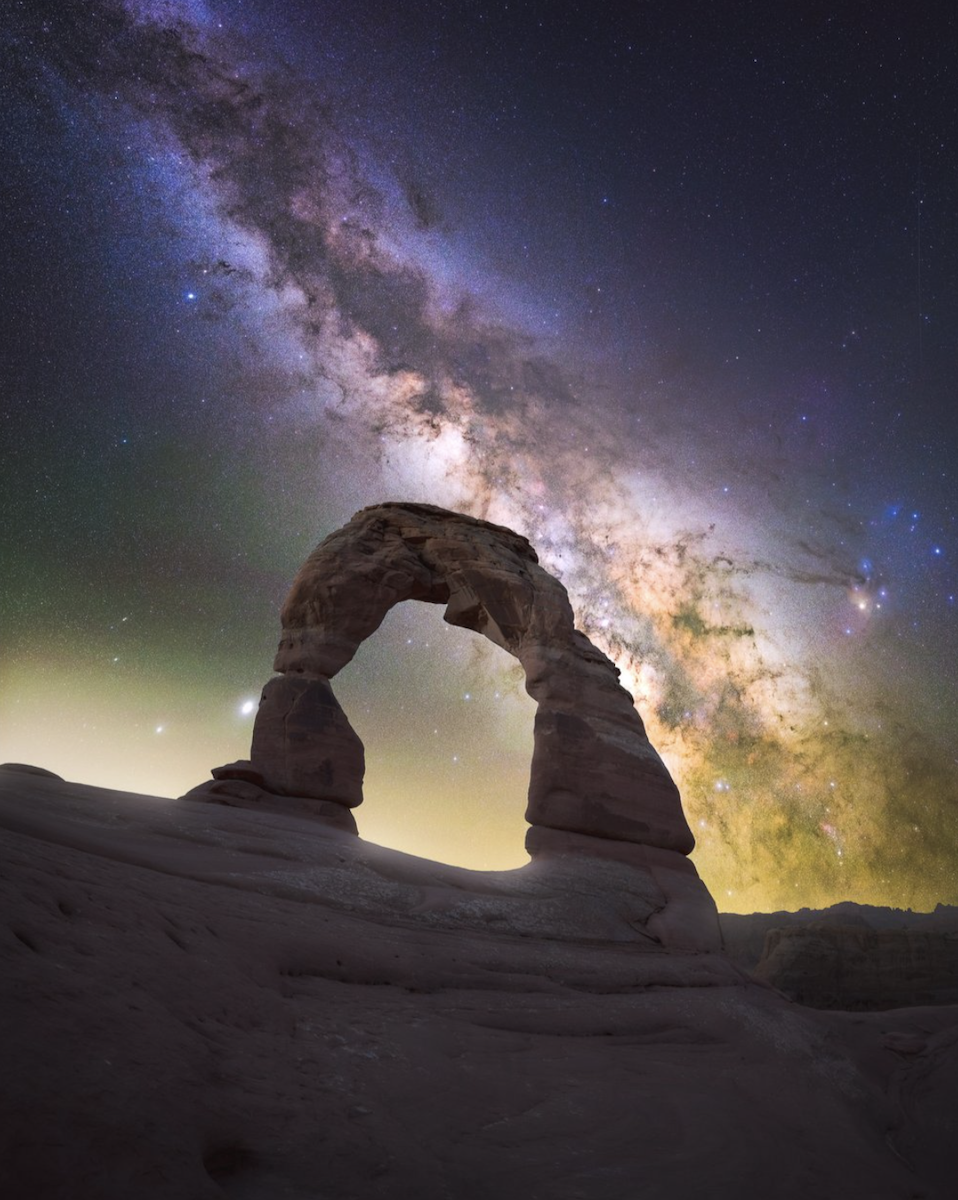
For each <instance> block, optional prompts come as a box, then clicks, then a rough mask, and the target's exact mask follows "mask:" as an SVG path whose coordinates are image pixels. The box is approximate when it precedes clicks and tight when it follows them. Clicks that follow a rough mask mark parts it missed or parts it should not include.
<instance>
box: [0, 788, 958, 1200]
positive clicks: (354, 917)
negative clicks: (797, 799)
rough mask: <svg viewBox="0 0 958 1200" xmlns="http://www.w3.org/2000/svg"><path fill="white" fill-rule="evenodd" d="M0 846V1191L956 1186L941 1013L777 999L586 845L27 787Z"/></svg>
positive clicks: (524, 1194)
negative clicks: (490, 863) (483, 842)
mask: <svg viewBox="0 0 958 1200" xmlns="http://www.w3.org/2000/svg"><path fill="white" fill-rule="evenodd" d="M0 852H2V862H0V914H2V919H0V1180H2V1194H3V1195H4V1196H5V1197H7V1196H9V1197H11V1198H15V1200H20V1198H23V1200H27V1198H29V1200H53V1198H57V1200H60V1198H62V1200H68V1198H69V1200H129V1198H130V1197H136V1198H137V1200H205V1198H207V1197H209V1198H210V1200H215V1198H216V1197H224V1196H226V1197H232V1198H236V1200H339V1198H354V1197H355V1198H357V1200H358V1198H364V1200H365V1198H369V1200H377V1198H378V1200H395V1198H397V1197H406V1196H416V1197H417V1198H419V1200H487V1198H488V1197H490V1196H495V1197H497V1198H502V1200H520V1198H521V1200H529V1198H531V1200H634V1198H635V1197H643V1200H645V1198H648V1200H693V1198H695V1200H698V1198H702V1200H704V1198H706V1197H707V1198H708V1200H732V1198H733V1197H735V1198H738V1197H742V1196H762V1197H763V1198H767V1200H805V1198H806V1197H808V1196H815V1197H817V1198H821V1200H848V1198H850V1197H867V1198H868V1200H904V1198H917V1197H924V1198H925V1200H948V1198H950V1197H952V1196H953V1195H954V1182H953V1181H954V1178H955V1174H956V1171H958V1116H956V1114H958V1008H954V1007H951V1008H935V1009H907V1010H901V1011H897V1012H889V1013H881V1014H873V1013H862V1014H844V1013H822V1012H814V1011H812V1010H808V1009H803V1008H800V1007H799V1006H797V1005H794V1004H792V1003H790V1002H788V1001H786V1000H785V999H784V998H782V997H781V996H780V995H779V994H778V993H776V992H774V991H772V990H769V989H767V988H762V987H760V986H758V985H756V984H754V983H752V982H750V981H749V979H748V978H747V977H746V976H745V975H744V973H742V972H741V971H740V970H739V969H738V968H736V967H735V966H733V965H732V964H731V963H730V962H729V961H728V960H727V959H725V958H724V957H723V956H722V955H720V954H715V953H688V952H678V951H676V950H668V949H666V948H663V946H662V945H661V944H660V943H656V942H652V941H650V940H649V939H647V938H641V937H640V938H637V937H636V936H635V934H636V930H635V928H634V926H633V920H634V918H633V912H634V906H635V905H636V904H640V903H642V897H641V896H635V895H633V894H630V893H629V891H628V889H629V887H630V886H633V885H634V886H640V885H639V884H634V881H636V880H641V879H642V874H641V872H636V871H634V870H633V869H632V868H631V867H624V866H623V865H622V864H618V863H616V862H614V861H612V860H602V859H594V860H588V861H589V862H591V863H592V864H593V865H594V870H593V871H592V872H584V871H582V870H581V869H579V868H578V867H577V866H576V865H575V863H574V862H573V860H572V858H571V857H570V858H556V859H545V860H541V861H535V862H533V863H531V864H530V865H529V866H528V867H525V868H522V869H520V870H519V871H511V872H496V873H492V874H488V875H487V874H485V873H480V872H470V871H463V870H459V869H455V868H450V867H443V866H441V865H439V864H436V863H429V862H425V861H422V860H419V859H415V858H412V857H410V856H408V855H403V854H398V853H396V852H393V851H388V850H384V849H382V848H379V847H375V846H371V845H369V844H367V843H364V842H362V841H360V840H359V839H358V838H356V837H355V836H353V835H351V834H349V833H345V832H342V831H338V830H336V829H334V828H332V827H330V826H329V825H327V824H325V823H324V822H322V821H317V820H316V819H315V818H314V817H312V816H307V815H293V814H289V813H282V812H272V811H269V810H265V809H256V808H248V809H247V808H241V807H240V808H233V807H221V806H218V805H212V804H196V803H192V802H183V801H170V800H161V799H158V798H155V797H148V796H135V795H126V794H121V793H116V792H106V791H102V790H98V789H93V788H87V787H83V786H81V785H77V784H72V783H66V782H63V781H61V780H57V779H55V778H47V777H43V776H40V775H36V774H27V773H24V772H23V771H22V770H0ZM583 861H585V860H583ZM630 881H633V885H630Z"/></svg>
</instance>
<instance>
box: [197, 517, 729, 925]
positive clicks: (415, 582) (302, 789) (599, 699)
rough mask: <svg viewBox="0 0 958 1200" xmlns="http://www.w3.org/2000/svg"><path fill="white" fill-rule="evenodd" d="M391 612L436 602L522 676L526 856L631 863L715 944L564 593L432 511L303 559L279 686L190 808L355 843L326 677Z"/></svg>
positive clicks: (612, 676)
mask: <svg viewBox="0 0 958 1200" xmlns="http://www.w3.org/2000/svg"><path fill="white" fill-rule="evenodd" d="M404 600H420V601H425V602H427V603H432V604H443V605H445V613H444V616H445V620H446V621H448V622H449V623H450V624H452V625H459V626H462V627H464V628H466V629H471V630H474V631H476V632H477V633H481V634H483V635H485V636H486V637H488V638H489V639H490V640H491V641H493V642H495V644H496V645H498V646H501V647H502V648H503V649H504V650H506V651H508V653H510V654H512V655H514V656H515V657H516V658H517V659H518V660H519V662H520V663H521V664H522V667H523V669H524V671H525V682H526V690H527V691H528V692H529V694H530V695H531V696H532V697H533V699H535V700H536V701H537V703H538V710H537V713H536V719H535V732H534V751H533V757H532V765H531V771H530V780H529V802H528V808H527V811H526V817H527V819H528V821H529V823H530V825H531V826H532V828H531V829H530V831H529V835H528V837H527V840H526V848H527V850H528V851H529V853H530V855H532V857H533V858H553V857H565V856H569V855H572V856H576V857H583V856H584V857H591V858H596V857H599V858H606V859H616V860H618V861H619V862H623V863H625V864H628V865H631V866H633V867H634V868H636V869H637V870H641V871H643V872H644V873H645V874H646V875H648V876H650V877H651V880H652V881H653V883H654V886H655V888H656V889H660V890H661V893H662V897H663V903H662V908H663V909H664V908H665V907H666V905H667V904H668V903H669V902H670V899H673V898H674V899H678V898H679V897H681V898H682V904H681V905H680V907H686V906H689V907H690V912H691V911H694V910H695V909H696V908H700V909H701V910H702V913H701V915H702V917H703V920H704V921H705V923H707V924H708V925H709V926H710V927H711V928H712V929H713V931H714V930H715V919H714V905H712V903H711V898H710V897H709V896H708V893H707V891H706V890H705V888H704V885H703V884H702V883H701V881H700V880H699V878H698V875H697V873H696V871H695V868H694V867H693V865H692V864H691V862H689V860H688V859H687V858H686V857H685V856H686V855H687V854H688V853H689V851H690V850H691V849H692V847H693V845H694V839H693V837H692V833H691V831H690V829H689V827H688V824H687V822H686V820H685V816H684V814H683V812H682V807H681V803H680V799H679V793H678V789H677V788H676V786H675V784H674V782H673V781H672V778H671V776H670V775H669V773H668V770H667V769H666V767H665V765H664V764H663V762H662V760H661V759H660V758H659V756H658V754H657V753H656V752H655V750H654V749H653V747H652V745H651V744H650V742H649V740H648V737H647V736H646V733H645V728H644V726H643V724H642V719H641V717H640V716H639V714H638V712H637V711H636V709H635V706H634V704H633V703H632V697H631V696H630V695H629V694H628V692H626V691H625V690H624V689H623V688H622V687H621V686H620V685H619V681H618V677H619V671H618V669H617V668H616V667H615V665H614V664H613V663H612V662H611V661H610V660H609V659H608V658H607V657H606V656H605V655H604V654H603V653H602V652H601V651H600V650H598V649H597V648H596V647H595V646H593V645H592V643H591V642H590V641H589V639H588V638H587V637H585V635H584V634H582V633H580V632H579V631H578V630H577V629H576V628H575V625H574V620H573V614H572V608H571V605H570V604H569V598H568V595H567V594H566V590H565V588H564V587H563V586H562V584H561V583H560V582H559V581H558V580H557V579H555V578H554V577H553V576H552V575H550V574H549V573H548V572H547V571H545V570H544V569H543V568H542V567H541V566H540V565H539V562H538V559H537V557H536V553H535V551H534V550H533V548H532V546H531V545H530V544H529V542H528V541H527V540H526V539H525V538H523V537H521V536H520V535H519V534H516V533H514V532H513V531H512V530H509V529H505V528H503V527H502V526H500V525H493V524H491V523H489V522H487V521H480V520H476V519H475V518H472V517H467V516H463V515H462V514H459V513H453V512H448V511H446V510H445V509H441V508H436V507H434V506H432V505H426V504H381V505H376V506H375V507H372V508H366V509H363V510H362V511H361V512H359V513H357V514H356V516H354V517H353V518H352V520H351V521H349V523H348V524H346V525H345V526H343V528H342V529H340V530H337V531H336V532H335V533H333V534H330V536H329V537H327V538H326V539H325V541H323V542H322V543H321V544H320V545H319V546H318V547H317V548H316V549H315V550H314V551H313V553H312V554H311V555H310V556H309V558H308V559H307V560H306V562H305V563H304V564H303V566H302V568H301V569H300V571H299V574H298V575H297V576H296V579H295V580H294V582H293V586H292V589H291V590H290V593H289V596H288V597H287V600H286V603H285V605H284V607H283V612H282V625H283V632H282V637H281V640H280V644H279V649H278V651H277V654H276V660H275V663H274V666H275V669H276V671H277V672H279V675H278V676H277V677H276V678H274V679H272V680H271V681H270V682H269V683H268V684H267V685H266V687H265V688H264V690H263V695H262V699H261V701H260V707H259V711H258V713H257V717H256V723H255V727H254V731H253V741H252V748H251V752H250V761H249V762H248V763H235V764H231V765H230V766H228V767H222V768H217V769H216V770H215V771H214V772H213V774H214V776H215V778H216V780H217V782H216V783H214V784H206V785H201V787H200V788H199V789H194V792H193V793H190V795H191V796H193V797H194V798H198V799H210V800H216V801H218V802H220V803H227V804H231V803H232V804H237V803H238V804H249V803H267V804H270V803H272V804H275V803H277V798H279V797H286V798H289V800H290V802H291V803H292V804H293V806H294V807H295V808H297V809H298V810H299V811H309V812H311V813H312V814H313V815H315V816H319V817H320V818H322V819H324V820H326V821H328V822H329V823H331V824H334V825H336V826H338V827H339V828H342V829H353V830H355V823H354V822H353V819H352V817H351V815H350V813H349V810H350V809H352V808H355V807H356V806H357V805H359V804H360V803H362V798H363V795H362V779H363V773H364V766H365V764H364V757H363V746H362V742H361V741H360V739H359V737H358V736H357V735H356V733H355V731H354V730H353V729H352V727H351V726H350V724H349V721H348V719H347V717H346V714H345V713H344V712H343V710H342V709H341V708H340V706H339V703H338V701H337V700H336V697H335V696H334V694H333V690H332V686H331V684H330V680H331V679H332V678H333V677H334V676H335V675H336V674H337V673H338V672H339V671H340V670H341V669H342V668H343V667H344V666H345V665H346V664H347V663H348V662H349V661H350V660H351V659H352V657H353V655H354V654H355V653H356V651H357V649H358V648H359V646H360V645H361V644H362V642H364V641H365V640H366V638H368V637H369V636H370V635H371V634H373V633H374V632H375V631H376V630H377V629H378V628H379V626H380V624H381V623H382V621H383V618H384V617H385V616H386V614H387V613H388V612H389V610H390V609H391V608H393V607H394V606H395V605H397V604H400V603H402V602H403V601H404ZM694 920H695V918H694V917H693V918H692V922H693V924H694ZM681 923H682V924H685V925H688V917H683V918H682V922H681ZM716 939H717V933H715V932H713V934H712V935H710V941H709V944H710V945H712V944H714V943H715V941H716Z"/></svg>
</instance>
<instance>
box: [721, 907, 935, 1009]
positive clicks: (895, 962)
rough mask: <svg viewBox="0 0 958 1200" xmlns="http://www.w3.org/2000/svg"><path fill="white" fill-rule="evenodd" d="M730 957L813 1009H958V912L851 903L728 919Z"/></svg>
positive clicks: (724, 925) (724, 927)
mask: <svg viewBox="0 0 958 1200" xmlns="http://www.w3.org/2000/svg"><path fill="white" fill-rule="evenodd" d="M720 921H721V926H722V933H723V937H724V942H725V946H726V950H727V951H728V953H729V955H730V957H731V958H732V959H733V960H734V961H735V962H737V963H738V964H739V965H741V966H742V967H744V968H746V969H747V970H749V971H751V972H752V973H753V974H754V977H755V978H756V979H759V980H762V981H764V982H766V983H769V984H771V985H772V986H773V987H775V988H778V989H779V990H780V991H782V992H784V993H785V994H786V995H787V996H789V997H790V998H791V999H793V1000H797V1001H798V1002H799V1003H801V1004H808V1005H812V1006H813V1007H815V1008H833V1009H843V1010H872V1011H875V1010H881V1009H890V1008H899V1007H903V1006H905V1005H928V1004H958V908H954V907H948V906H947V905H939V906H938V908H937V909H936V910H935V912H931V913H913V912H911V911H909V910H904V911H903V910H900V909H887V908H875V907H872V906H869V905H859V904H853V903H850V902H844V903H842V904H836V905H833V906H832V907H831V908H829V909H824V910H813V909H804V910H802V911H801V912H798V913H786V912H781V913H753V914H750V915H749V916H739V915H735V914H731V913H725V914H723V915H722V916H721V918H720Z"/></svg>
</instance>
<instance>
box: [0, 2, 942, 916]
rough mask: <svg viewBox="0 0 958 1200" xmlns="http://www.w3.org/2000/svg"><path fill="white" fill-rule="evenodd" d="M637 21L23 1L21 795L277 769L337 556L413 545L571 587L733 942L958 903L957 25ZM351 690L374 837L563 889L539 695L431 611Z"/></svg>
mask: <svg viewBox="0 0 958 1200" xmlns="http://www.w3.org/2000/svg"><path fill="white" fill-rule="evenodd" d="M635 7H636V11H635V12H627V11H624V6H614V8H613V10H610V11H609V12H608V13H601V12H598V11H597V10H595V9H593V8H590V7H588V6H580V5H577V4H574V3H565V2H563V3H556V4H548V5H546V4H538V3H529V4H521V5H517V4H506V3H491V4H483V3H473V2H470V0H464V2H463V3H461V4H455V5H452V4H448V3H439V2H438V0H421V2H417V3H414V4H409V5H402V6H397V5H391V4H382V3H373V2H372V0H357V2H356V3H351V4H350V5H348V6H344V5H333V4H319V5H315V4H305V3H303V4H299V3H293V2H290V3H284V4H278V3H274V2H271V0H256V2H252V3H250V4H248V5H244V6H242V7H238V6H230V5H226V4H212V3H210V4H203V3H195V2H189V0H170V2H168V3H159V2H153V0H127V2H126V3H112V2H100V0H97V2H96V3H87V4H79V3H73V2H71V0H65V2H63V3H58V4H49V5H46V4H42V3H30V4H26V3H22V4H19V5H16V6H14V15H13V17H12V19H11V21H10V22H9V25H8V27H7V28H6V29H5V31H4V33H3V35H2V37H3V42H2V45H3V51H2V52H3V57H4V65H3V71H2V73H0V90H2V96H3V105H4V112H5V116H6V119H5V129H4V133H3V138H4V142H5V145H4V161H5V162H6V163H7V164H8V168H7V170H6V178H5V180H4V183H3V190H4V203H3V205H2V210H0V211H2V215H0V221H2V225H3V235H4V245H5V247H7V250H6V253H5V254H4V255H3V256H2V262H0V272H2V280H0V312H2V320H3V330H4V336H3V339H2V340H3V349H2V362H0V372H2V374H0V386H2V394H0V419H2V422H3V426H2V428H3V431H4V442H3V444H4V447H5V451H4V469H3V472H2V480H0V505H2V513H3V518H4V519H3V522H2V529H0V544H2V548H3V562H4V566H5V576H6V586H5V587H4V589H3V599H2V610H0V617H2V622H3V630H4V636H3V642H4V654H3V663H2V676H0V754H2V757H3V758H4V759H6V760H21V761H32V762H36V763H38V764H40V765H43V766H47V767H49V768H52V769H54V770H57V771H59V772H60V773H62V774H64V775H65V776H67V777H68V778H75V779H79V780H82V781H84V782H89V783H98V784H102V785H104V786H110V787H122V788H125V789H128V790H134V791H144V792H154V793H157V794H161V795H177V794H179V793H180V792H182V791H184V790H186V789H187V788H188V787H189V786H192V785H193V784H194V783H196V782H198V781H199V780H200V779H202V778H204V777H205V776H206V774H207V772H208V769H209V767H210V766H213V765H216V764H217V763H221V762H226V761H229V760H231V759H234V758H237V757H242V756H244V755H245V753H246V751H247V749H248V744H249V734H250V730H251V724H252V718H253V707H252V706H253V705H254V704H255V700H256V697H257V696H258V694H259V689H260V687H261V686H262V683H263V682H265V680H266V678H268V675H269V671H270V664H271V661H272V653H273V648H274V645H275V641H276V639H277V635H278V612H279V607H280V605H281V603H282V600H283V597H284V595H285V592H286V589H287V588H288V585H289V583H290V581H291V579H292V577H293V575H294V574H295V572H296V570H297V568H298V566H299V564H300V562H301V561H302V560H303V558H304V557H305V556H306V554H307V553H308V552H309V550H310V549H312V547H313V546H314V545H315V544H316V543H317V542H318V541H319V540H320V539H321V538H322V537H323V536H325V535H326V534H327V533H328V532H330V531H331V530H333V529H335V528H336V527H337V526H339V525H341V524H342V523H343V522H344V521H345V520H346V519H348V517H349V516H350V515H351V514H352V513H353V512H354V511H355V510H357V509H358V508H360V507H362V506H364V505H366V504H371V503H375V502H377V501H380V500H386V499H408V500H423V501H428V502H431V503H437V504H441V505H445V506H447V507H453V508H458V509H462V510H463V511H466V512H470V513H473V514H474V515H477V516H483V517H486V518H488V519H491V520H493V521H497V522H500V523H502V524H506V525H509V526H511V527H513V528H515V529H517V530H519V531H521V532H522V533H524V534H525V535H526V536H528V537H529V538H530V540H531V541H532V542H533V544H534V545H535V546H536V547H537V549H538V551H539V553H540V557H541V559H542V561H543V563H544V565H545V566H546V567H547V568H548V569H550V570H552V571H553V572H555V573H556V574H557V575H559V576H560V578H562V580H563V582H564V583H565V585H566V587H567V588H568V590H569V593H570V597H571V599H572V602H573V606H574V609H575V612H576V618H577V622H578V624H579V627H580V628H581V629H583V630H584V631H585V632H586V633H587V634H588V635H589V636H590V637H591V638H592V639H593V640H594V641H595V642H596V643H597V644H598V645H600V646H602V647H603V649H605V650H606V651H607V652H608V653H609V654H610V655H611V656H612V657H613V658H614V659H615V661H616V662H617V664H618V665H619V667H620V668H621V670H622V673H623V682H624V683H625V685H626V687H628V688H629V690H630V691H631V692H633V694H634V695H635V698H636V703H637V706H638V708H639V711H640V712H641V714H642V716H643V719H644V720H645V722H646V725H647V728H648V730H649V733H650V736H651V738H652V740H653V742H654V744H655V745H656V747H657V748H658V749H659V750H660V752H661V753H662V755H663V757H664V758H665V760H666V762H667V763H668V765H669V767H670V769H671V770H672V771H673V774H674V775H675V777H676V780H677V782H678V783H679V786H680V789H681V792H682V795H683V802H684V804H685V807H686V811H687V814H688V816H689V820H690V824H691V825H692V828H693V831H694V832H695V834H696V838H697V841H698V845H697V849H696V852H695V855H694V857H695V861H696V863H697V865H698V868H699V870H700V872H701V873H702V875H703V877H704V878H705V880H706V882H707V883H708V885H709V887H710V888H711V889H712V891H713V893H714V894H715V895H716V898H717V899H718V901H719V904H720V906H721V907H723V908H726V909H730V910H733V909H738V910H751V909H753V908H773V907H789V908H796V907H799V906H800V905H803V904H808V905H821V904H827V903H831V902H834V901H837V900H840V899H845V898H849V899H855V900H859V901H861V902H867V903H877V904H892V905H901V906H904V905H910V906H913V907H922V908H928V907H933V906H934V904H935V903H936V902H938V901H942V902H949V903H955V902H958V890H956V889H958V882H956V881H958V770H956V768H958V760H956V757H955V751H954V733H955V725H956V715H958V688H956V680H955V675H954V668H953V664H954V662H955V661H956V651H958V625H956V621H958V614H956V601H955V596H956V594H958V570H956V556H958V539H956V536H955V535H956V508H955V505H956V501H955V460H956V452H958V420H956V417H955V415H954V397H955V391H954V389H955V379H956V378H958V361H956V360H958V336H956V334H958V227H956V220H958V218H956V213H958V207H956V205H955V202H954V201H955V196H956V193H958V166H956V164H958V142H956V134H958V86H956V68H955V66H954V63H955V61H958V56H956V54H955V51H956V49H958V20H956V17H955V15H954V13H953V12H952V11H951V9H950V8H949V7H947V6H939V5H929V6H924V7H923V8H922V14H921V19H920V20H919V19H917V18H916V19H915V20H913V21H910V22H905V21H904V20H899V19H897V18H896V19H888V16H887V14H885V15H883V14H882V12H881V10H880V9H876V8H875V7H874V6H861V7H859V6H854V5H848V6H842V7H840V8H838V9H827V8H824V7H822V8H819V7H818V6H812V7H807V6H802V7H801V8H800V9H796V10H794V11H793V10H782V11H779V10H775V9H770V8H769V7H768V6H766V5H759V4H751V3H739V2H736V3H734V4H731V5H722V6H715V5H707V4H701V3H688V4H681V5H677V6H668V7H662V6H635ZM619 9H623V11H619ZM334 686H335V687H336V691H337V694H338V695H339V697H340V700H341V702H342V703H343V706H344V708H345V709H346V712H347V714H348V715H349V717H350V719H351V720H352V722H353V724H354V725H355V727H356V729H357V731H358V732H359V733H360V736H361V737H362V738H363V740H364V742H365V744H366V748H367V763H368V771H367V785H366V797H367V798H366V801H365V803H364V805H363V807H362V808H361V809H360V810H359V812H358V819H359V823H360V830H361V832H362V833H363V835H364V836H367V837H370V838H372V839H373V840H381V841H384V842H387V843H388V844H391V845H395V846H399V847H400V848H402V849H406V850H409V851H411V852H413V853H419V854H425V855H428V856H430V857H436V858H440V859H445V860H448V861H453V862H462V863H465V864H467V865H472V866H477V867H488V868H492V867H499V866H509V865H518V864H519V863H521V862H522V861H524V854H523V852H522V833H523V829H524V822H523V819H522V812H523V808H524V788H525V784H526V782H527V777H528V760H529V755H530V753H531V744H532V714H533V711H534V705H533V703H532V701H531V700H530V699H529V698H528V697H527V696H526V695H525V693H524V691H523V689H522V682H521V674H520V673H519V672H518V670H517V667H516V665H515V664H514V663H513V662H512V661H511V660H510V659H509V658H508V657H507V656H506V655H505V654H504V653H501V652H499V651H498V650H497V649H496V648H494V647H491V646H489V645H487V644H486V643H484V642H481V641H480V640H479V639H476V638H473V637H472V636H471V635H468V634H467V633H465V632H463V631H461V630H454V629H449V628H447V627H445V626H444V625H443V623H442V621H441V618H440V613H439V611H438V610H432V609H425V608H424V606H419V605H412V604H410V605H406V606H404V607H403V608H402V609H400V610H397V611H395V612H393V613H392V614H390V617H389V618H388V619H387V621H386V623H385V624H384V626H383V628H382V630H381V631H380V632H379V634H377V636H376V637H375V638H374V639H371V640H370V642H369V643H368V644H367V645H365V646H364V647H363V648H362V649H361V651H360V653H359V655H358V656H357V659H356V661H355V662H354V663H352V664H350V666H349V667H347V668H346V669H345V670H344V671H343V673H342V674H341V675H340V676H339V677H338V678H337V681H336V683H335V685H334Z"/></svg>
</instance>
